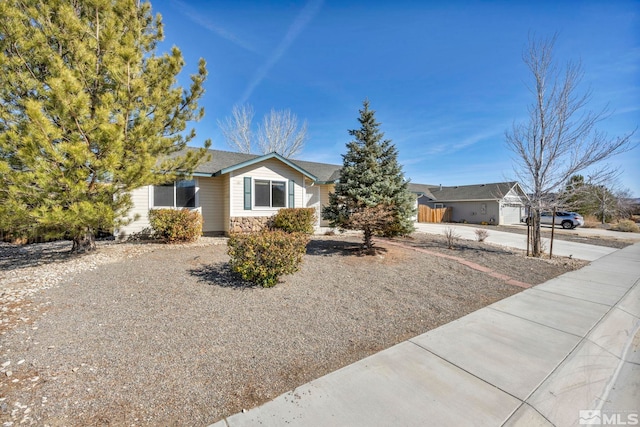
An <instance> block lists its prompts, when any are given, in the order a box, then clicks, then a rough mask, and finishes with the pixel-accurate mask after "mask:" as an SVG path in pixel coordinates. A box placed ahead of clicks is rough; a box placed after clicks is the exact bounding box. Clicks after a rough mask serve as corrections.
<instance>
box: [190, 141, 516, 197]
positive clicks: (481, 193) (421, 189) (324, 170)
mask: <svg viewBox="0 0 640 427" xmlns="http://www.w3.org/2000/svg"><path fill="white" fill-rule="evenodd" d="M189 149H194V148H189ZM208 152H209V154H210V155H211V159H210V160H209V161H207V162H205V163H203V164H201V165H200V166H199V167H198V169H197V170H196V172H198V173H204V174H211V175H213V174H215V173H217V172H220V171H221V170H223V169H227V168H230V167H232V166H235V165H238V164H240V163H244V162H247V161H250V160H253V159H256V158H258V157H262V156H260V155H256V154H244V153H236V152H232V151H222V150H208ZM287 160H288V161H290V162H291V163H294V164H295V165H297V166H298V167H299V168H301V169H304V170H305V171H307V172H308V173H309V174H311V175H313V176H315V177H316V178H317V179H318V182H334V181H336V180H337V179H339V178H340V169H341V168H342V165H333V164H329V163H318V162H308V161H305V160H294V159H287ZM516 184H517V183H516V182H515V181H513V182H496V183H491V184H476V185H460V186H453V187H441V186H439V185H428V184H414V183H412V182H411V183H409V190H410V191H411V192H413V193H422V194H424V195H425V196H426V197H428V198H429V199H431V200H434V201H438V202H453V201H463V200H497V199H500V198H502V197H503V196H505V195H506V194H507V193H508V192H509V191H510V190H511V189H512V188H513V187H514V186H515V185H516Z"/></svg>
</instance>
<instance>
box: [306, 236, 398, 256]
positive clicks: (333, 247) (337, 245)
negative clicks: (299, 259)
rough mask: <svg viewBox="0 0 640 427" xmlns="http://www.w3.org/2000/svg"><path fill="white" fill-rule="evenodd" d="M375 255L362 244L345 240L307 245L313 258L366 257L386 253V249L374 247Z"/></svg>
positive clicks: (324, 241) (314, 241)
mask: <svg viewBox="0 0 640 427" xmlns="http://www.w3.org/2000/svg"><path fill="white" fill-rule="evenodd" d="M373 251H375V252H374V253H369V252H367V251H365V250H363V249H362V244H361V243H360V242H348V241H346V242H345V241H344V240H319V239H318V240H311V241H310V242H309V244H308V245H307V255H312V256H332V255H342V256H354V255H355V256H365V255H375V254H380V253H385V252H387V250H386V249H385V248H382V247H379V246H374V247H373Z"/></svg>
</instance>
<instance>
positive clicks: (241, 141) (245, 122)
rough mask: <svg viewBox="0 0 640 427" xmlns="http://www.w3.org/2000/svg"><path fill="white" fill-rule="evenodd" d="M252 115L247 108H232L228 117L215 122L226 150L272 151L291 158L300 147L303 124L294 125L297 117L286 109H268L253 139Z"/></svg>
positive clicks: (304, 132) (305, 136)
mask: <svg viewBox="0 0 640 427" xmlns="http://www.w3.org/2000/svg"><path fill="white" fill-rule="evenodd" d="M253 116H254V112H253V108H252V107H251V106H250V105H242V106H234V107H233V111H232V116H231V117H227V118H225V119H224V120H223V121H218V126H220V129H221V130H222V133H223V135H224V138H225V140H226V141H227V144H229V146H230V147H232V148H234V149H236V150H238V151H239V152H241V153H252V152H257V153H261V154H266V153H271V152H276V153H278V154H280V155H281V156H283V157H287V158H290V157H293V156H295V155H296V154H298V153H299V152H300V151H301V150H302V148H303V147H304V143H305V141H306V140H307V122H306V121H304V122H303V123H302V125H301V126H298V118H297V117H296V115H295V114H292V113H291V111H290V110H275V109H272V110H271V112H270V113H269V114H267V115H265V116H264V119H263V121H262V124H259V125H258V129H257V133H256V135H257V137H256V138H254V134H253V132H252V131H251V127H252V125H251V122H252V120H253Z"/></svg>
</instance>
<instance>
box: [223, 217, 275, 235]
mask: <svg viewBox="0 0 640 427" xmlns="http://www.w3.org/2000/svg"><path fill="white" fill-rule="evenodd" d="M270 219H271V217H267V216H258V217H249V216H234V217H231V219H230V224H229V232H230V233H251V232H252V231H261V230H263V229H265V228H267V224H268V223H269V220H270Z"/></svg>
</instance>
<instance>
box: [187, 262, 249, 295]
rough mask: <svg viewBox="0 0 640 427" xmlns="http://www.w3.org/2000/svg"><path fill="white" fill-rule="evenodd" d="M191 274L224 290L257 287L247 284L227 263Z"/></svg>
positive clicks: (192, 271) (220, 263)
mask: <svg viewBox="0 0 640 427" xmlns="http://www.w3.org/2000/svg"><path fill="white" fill-rule="evenodd" d="M189 274H191V275H192V276H195V277H198V278H199V279H200V281H201V282H206V283H207V284H208V285H215V286H220V287H222V288H235V289H249V288H255V287H257V285H255V284H253V283H250V282H245V281H244V280H242V279H240V278H239V277H238V276H236V275H235V274H234V273H233V272H232V271H231V268H230V267H229V264H228V263H226V262H218V263H216V264H210V265H203V266H201V267H198V268H194V269H192V270H189Z"/></svg>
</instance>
